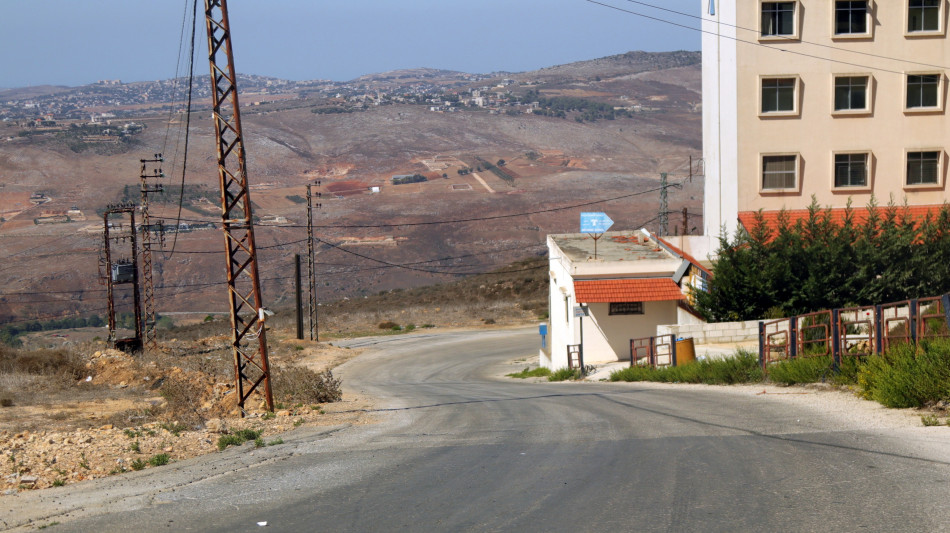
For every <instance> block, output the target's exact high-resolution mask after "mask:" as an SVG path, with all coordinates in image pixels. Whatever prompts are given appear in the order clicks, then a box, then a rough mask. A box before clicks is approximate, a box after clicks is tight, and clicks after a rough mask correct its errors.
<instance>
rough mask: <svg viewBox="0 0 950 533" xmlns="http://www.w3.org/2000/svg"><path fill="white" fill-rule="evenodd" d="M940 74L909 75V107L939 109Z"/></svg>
mask: <svg viewBox="0 0 950 533" xmlns="http://www.w3.org/2000/svg"><path fill="white" fill-rule="evenodd" d="M940 77H941V76H940V74H908V75H907V109H939V107H940Z"/></svg>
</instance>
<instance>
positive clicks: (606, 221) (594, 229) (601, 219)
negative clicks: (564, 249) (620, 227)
mask: <svg viewBox="0 0 950 533" xmlns="http://www.w3.org/2000/svg"><path fill="white" fill-rule="evenodd" d="M613 225H614V221H613V220H610V217H608V216H607V214H606V213H581V233H603V232H605V231H607V230H608V229H609V228H610V226H613Z"/></svg>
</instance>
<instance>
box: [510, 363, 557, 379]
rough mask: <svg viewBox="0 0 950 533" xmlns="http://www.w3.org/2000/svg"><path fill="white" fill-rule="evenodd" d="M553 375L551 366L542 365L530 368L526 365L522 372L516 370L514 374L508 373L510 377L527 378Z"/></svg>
mask: <svg viewBox="0 0 950 533" xmlns="http://www.w3.org/2000/svg"><path fill="white" fill-rule="evenodd" d="M550 375H551V369H550V368H544V367H543V366H540V367H538V368H534V369H530V368H528V367H525V368H524V370H522V371H521V372H515V373H514V374H508V377H510V378H518V379H527V378H546V377H548V376H550Z"/></svg>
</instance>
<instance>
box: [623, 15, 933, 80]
mask: <svg viewBox="0 0 950 533" xmlns="http://www.w3.org/2000/svg"><path fill="white" fill-rule="evenodd" d="M626 1H627V2H630V3H631V4H638V5H641V6H644V7H650V8H653V9H658V10H660V11H666V12H668V13H674V14H676V15H680V16H683V17H689V18H692V19H697V20H701V21H702V20H706V19H704V18H703V17H701V16H699V15H693V14H691V13H684V12H682V11H677V10H675V9H670V8H667V7H661V6H657V5H653V4H650V3H647V2H640V1H638V0H626ZM710 1H713V0H710ZM716 24H720V25H722V26H726V27H729V28H735V29H737V30H743V31H748V32H752V33H755V34H759V33H760V31H759V30H758V29H756V28H746V27H744V26H739V25H736V24H726V23H724V22H716ZM796 41H798V42H800V43H803V44H809V45H812V46H818V47H821V48H829V49H831V50H837V51H839V52H846V53H850V54H857V55H863V56H868V57H874V58H878V59H886V60H888V61H897V62H900V63H908V64H911V65H920V66H924V67H930V68H939V69H944V70H946V69H950V67H946V66H943V65H934V64H931V63H921V62H919V61H912V60H909V59H900V58H897V57H891V56H886V55H882V54H874V53H871V52H862V51H860V50H851V49H848V48H843V47H841V46H836V45H832V44H825V43H818V42H815V41H806V40H804V39H796Z"/></svg>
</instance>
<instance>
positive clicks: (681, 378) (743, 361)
mask: <svg viewBox="0 0 950 533" xmlns="http://www.w3.org/2000/svg"><path fill="white" fill-rule="evenodd" d="M610 381H657V382H661V383H705V384H707V385H734V384H736V383H755V382H759V381H762V367H761V365H759V358H758V356H757V355H755V354H754V353H752V352H748V351H744V350H740V351H738V352H736V354H735V356H734V357H728V358H725V359H704V360H701V361H696V362H694V363H690V364H685V365H680V366H674V367H667V368H652V367H649V366H632V367H629V368H624V369H622V370H616V371H614V372H613V373H611V374H610Z"/></svg>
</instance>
